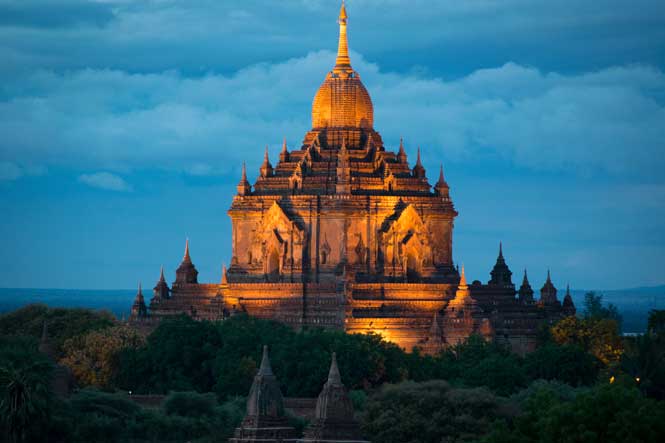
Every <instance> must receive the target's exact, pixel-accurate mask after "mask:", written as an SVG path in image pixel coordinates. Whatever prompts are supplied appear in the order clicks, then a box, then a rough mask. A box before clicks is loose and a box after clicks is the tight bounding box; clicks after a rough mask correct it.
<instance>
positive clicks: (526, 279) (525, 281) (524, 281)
mask: <svg viewBox="0 0 665 443" xmlns="http://www.w3.org/2000/svg"><path fill="white" fill-rule="evenodd" d="M524 283H526V284H528V283H529V277H528V276H527V275H526V268H524V278H523V279H522V284H524Z"/></svg>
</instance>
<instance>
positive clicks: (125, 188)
mask: <svg viewBox="0 0 665 443" xmlns="http://www.w3.org/2000/svg"><path fill="white" fill-rule="evenodd" d="M78 180H79V181H80V182H81V183H85V184H86V185H88V186H92V187H93V188H99V189H106V190H108V191H119V192H129V191H131V190H132V187H131V186H130V185H129V184H128V183H127V182H126V181H125V180H124V179H123V178H122V177H120V176H118V175H115V174H111V173H110V172H95V173H94V174H81V175H80V176H79V178H78Z"/></svg>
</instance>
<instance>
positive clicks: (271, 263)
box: [266, 248, 279, 282]
mask: <svg viewBox="0 0 665 443" xmlns="http://www.w3.org/2000/svg"><path fill="white" fill-rule="evenodd" d="M266 277H267V278H268V281H270V282H277V281H279V252H278V251H277V249H274V248H273V249H272V250H271V251H270V253H269V254H268V262H267V268H266Z"/></svg>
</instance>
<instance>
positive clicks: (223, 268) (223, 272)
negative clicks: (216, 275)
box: [222, 263, 229, 285]
mask: <svg viewBox="0 0 665 443" xmlns="http://www.w3.org/2000/svg"><path fill="white" fill-rule="evenodd" d="M228 283H229V282H228V280H227V278H226V265H225V264H224V263H222V284H223V285H226V284H228Z"/></svg>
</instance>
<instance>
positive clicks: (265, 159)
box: [263, 145, 270, 163]
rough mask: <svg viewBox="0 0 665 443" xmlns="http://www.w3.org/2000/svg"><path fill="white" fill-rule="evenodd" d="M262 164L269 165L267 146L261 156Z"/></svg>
mask: <svg viewBox="0 0 665 443" xmlns="http://www.w3.org/2000/svg"><path fill="white" fill-rule="evenodd" d="M263 162H264V163H270V158H269V157H268V145H266V153H265V154H264V156H263Z"/></svg>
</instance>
